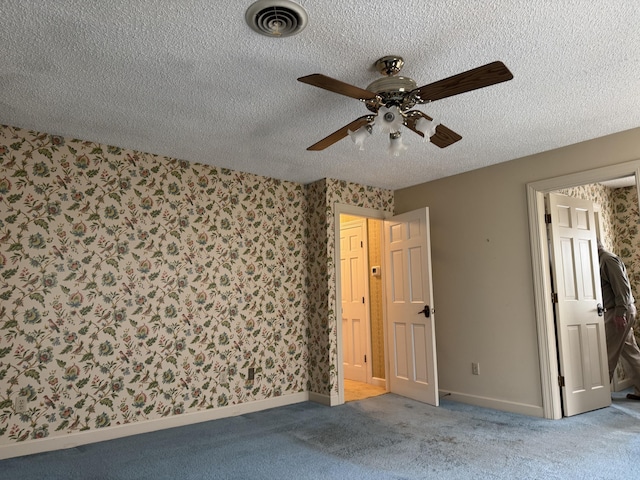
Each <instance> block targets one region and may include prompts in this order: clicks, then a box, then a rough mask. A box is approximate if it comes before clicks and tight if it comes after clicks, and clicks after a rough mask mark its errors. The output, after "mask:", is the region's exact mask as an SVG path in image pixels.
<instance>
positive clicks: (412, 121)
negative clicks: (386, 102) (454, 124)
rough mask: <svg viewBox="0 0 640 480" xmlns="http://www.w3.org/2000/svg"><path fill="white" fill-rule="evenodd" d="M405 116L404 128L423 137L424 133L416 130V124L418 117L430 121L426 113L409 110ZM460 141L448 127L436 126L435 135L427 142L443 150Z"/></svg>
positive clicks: (459, 137) (458, 136)
mask: <svg viewBox="0 0 640 480" xmlns="http://www.w3.org/2000/svg"><path fill="white" fill-rule="evenodd" d="M406 115H407V116H406V117H405V122H404V124H405V126H406V127H407V128H408V129H409V130H412V131H413V132H415V133H417V134H418V135H420V136H421V137H424V133H422V132H421V131H420V130H417V129H416V122H417V121H418V119H419V118H420V117H422V118H426V119H427V120H429V121H432V120H433V118H431V117H430V116H429V115H427V114H426V113H424V112H421V111H420V110H411V111H409V112H407V114H406ZM461 139H462V136H461V135H458V134H457V133H456V132H454V131H453V130H451V129H450V128H448V127H445V126H444V125H442V124H438V125H437V126H436V133H435V134H434V135H433V136H432V137H431V138H430V139H429V140H430V142H431V143H433V144H434V145H436V146H438V147H440V148H445V147H448V146H449V145H451V144H454V143H456V142H457V141H458V140H461Z"/></svg>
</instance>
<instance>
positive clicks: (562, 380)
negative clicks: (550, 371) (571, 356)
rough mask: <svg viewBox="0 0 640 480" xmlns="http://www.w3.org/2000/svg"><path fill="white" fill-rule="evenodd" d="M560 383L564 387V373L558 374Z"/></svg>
mask: <svg viewBox="0 0 640 480" xmlns="http://www.w3.org/2000/svg"><path fill="white" fill-rule="evenodd" d="M558 385H560V386H561V387H564V377H563V376H562V375H558Z"/></svg>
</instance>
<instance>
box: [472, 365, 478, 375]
mask: <svg viewBox="0 0 640 480" xmlns="http://www.w3.org/2000/svg"><path fill="white" fill-rule="evenodd" d="M471 373H472V374H473V375H480V364H479V363H477V362H473V363H472V364H471Z"/></svg>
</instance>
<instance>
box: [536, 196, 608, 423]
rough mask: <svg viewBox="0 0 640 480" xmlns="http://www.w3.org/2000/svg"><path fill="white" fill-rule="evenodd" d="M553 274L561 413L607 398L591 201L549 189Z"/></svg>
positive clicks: (605, 401)
mask: <svg viewBox="0 0 640 480" xmlns="http://www.w3.org/2000/svg"><path fill="white" fill-rule="evenodd" d="M546 200H547V208H548V213H549V217H548V218H550V221H551V223H549V225H548V226H549V233H550V254H551V275H552V278H553V284H554V286H555V287H554V288H555V290H556V292H554V295H553V299H554V306H555V315H556V336H557V341H558V357H559V370H560V379H559V381H560V385H561V389H562V406H563V411H564V415H565V416H571V415H576V414H579V413H583V412H588V411H591V410H595V409H597V408H602V407H606V406H608V405H610V404H611V393H610V389H609V369H608V366H607V344H606V338H605V331H604V317H603V316H602V291H601V289H600V267H599V261H598V250H597V244H596V224H595V220H594V213H593V210H594V207H593V203H592V202H590V201H589V200H582V199H577V198H572V197H568V196H566V195H559V194H554V193H549V194H548V195H547V198H546Z"/></svg>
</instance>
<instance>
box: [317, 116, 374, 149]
mask: <svg viewBox="0 0 640 480" xmlns="http://www.w3.org/2000/svg"><path fill="white" fill-rule="evenodd" d="M373 118H374V115H365V116H364V117H360V118H358V119H357V120H354V121H353V122H351V123H349V124H348V125H345V126H344V127H342V128H341V129H339V130H336V131H335V132H333V133H332V134H331V135H329V136H327V137H324V138H323V139H322V140H320V141H319V142H316V143H314V144H313V145H311V146H310V147H309V148H307V150H312V151H319V150H324V149H325V148H327V147H330V146H331V145H333V144H334V143H336V142H338V141H339V140H342V139H343V138H344V137H346V136H347V135H349V131H352V132H355V131H356V130H358V129H359V128H361V127H364V126H365V125H366V124H368V123H369V122H371V121H372V120H373Z"/></svg>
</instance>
